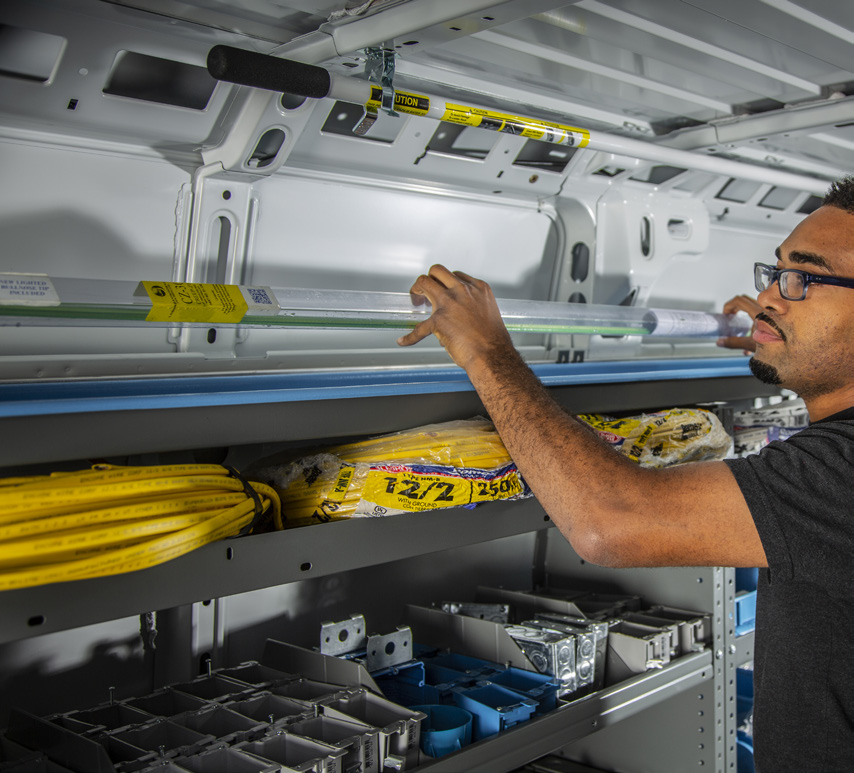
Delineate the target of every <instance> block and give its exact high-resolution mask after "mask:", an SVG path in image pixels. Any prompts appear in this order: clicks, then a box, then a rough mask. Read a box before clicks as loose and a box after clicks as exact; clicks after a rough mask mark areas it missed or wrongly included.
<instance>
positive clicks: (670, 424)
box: [577, 408, 732, 467]
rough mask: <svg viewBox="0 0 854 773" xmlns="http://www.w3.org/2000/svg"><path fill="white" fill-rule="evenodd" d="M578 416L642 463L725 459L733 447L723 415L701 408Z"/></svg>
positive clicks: (663, 465)
mask: <svg viewBox="0 0 854 773" xmlns="http://www.w3.org/2000/svg"><path fill="white" fill-rule="evenodd" d="M577 418H578V419H579V420H581V421H583V422H584V423H585V424H587V425H589V426H590V427H591V428H592V429H593V430H594V431H595V432H596V434H598V435H599V437H601V438H602V439H603V440H604V441H605V442H606V443H609V444H610V445H611V446H612V447H613V448H614V449H615V450H617V451H619V452H620V453H621V454H623V455H624V456H626V457H628V458H629V459H631V460H632V461H633V462H637V463H638V464H640V465H641V466H642V467H669V466H670V465H673V464H683V463H685V462H704V461H712V460H716V459H724V458H726V457H727V455H728V454H729V453H730V450H731V448H732V438H731V437H730V436H729V435H728V434H727V431H726V430H725V429H724V426H723V424H721V421H720V419H718V417H717V416H715V414H714V413H712V412H711V411H706V410H703V409H702V408H690V409H689V408H672V409H670V410H666V411H658V412H656V413H648V414H641V415H639V416H630V417H628V418H622V419H617V418H614V417H612V416H603V415H600V414H580V415H579V416H578V417H577Z"/></svg>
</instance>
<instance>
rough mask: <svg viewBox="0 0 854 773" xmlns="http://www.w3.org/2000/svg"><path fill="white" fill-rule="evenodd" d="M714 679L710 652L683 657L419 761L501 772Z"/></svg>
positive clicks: (450, 770) (433, 766) (475, 772)
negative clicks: (451, 752) (490, 735)
mask: <svg viewBox="0 0 854 773" xmlns="http://www.w3.org/2000/svg"><path fill="white" fill-rule="evenodd" d="M713 677H714V669H713V667H712V653H711V652H710V651H705V652H698V653H695V654H693V655H686V656H684V657H682V658H679V659H678V660H676V661H674V662H672V663H671V664H670V665H668V666H666V667H665V668H663V669H661V670H658V671H647V672H646V673H645V674H641V675H639V676H636V677H634V678H632V679H629V680H627V681H625V682H621V683H620V684H618V685H614V686H613V687H608V688H606V689H604V690H600V691H599V692H597V693H594V694H593V695H589V696H587V697H585V698H582V699H580V700H578V701H574V702H573V703H569V704H567V705H565V706H563V707H561V708H559V709H557V710H556V711H552V712H550V713H549V714H547V715H545V716H543V717H540V718H538V719H534V720H531V721H529V722H525V723H524V724H521V725H518V726H517V727H514V728H511V729H510V730H508V731H506V732H504V733H501V734H499V735H497V736H494V737H492V738H487V739H485V740H483V741H479V742H478V743H475V744H472V745H471V746H467V747H466V748H465V749H462V750H460V751H458V752H455V753H453V754H449V755H447V756H445V757H441V758H439V759H437V760H436V761H430V762H427V763H426V764H423V765H419V766H418V768H416V770H418V771H424V773H428V772H429V773H459V771H461V770H465V771H466V773H502V771H511V770H514V769H515V768H518V767H520V766H521V765H524V764H526V763H527V762H530V761H531V760H535V759H537V758H538V757H542V756H543V755H544V754H548V753H549V752H552V751H554V750H556V749H560V748H561V747H563V746H566V745H567V744H569V743H572V742H573V741H576V740H578V739H580V738H583V737H585V736H588V735H590V733H594V732H596V731H597V730H601V729H602V728H604V727H607V726H609V725H613V724H615V723H617V722H620V721H621V720H623V719H626V718H628V717H630V716H632V715H634V714H637V713H638V712H641V711H644V710H646V709H648V708H650V707H652V706H655V705H656V704H658V703H661V702H662V701H664V700H667V699H668V698H671V697H672V696H673V695H675V694H677V693H680V692H682V691H684V690H688V689H690V688H692V687H695V686H697V685H700V684H702V683H703V682H706V681H708V680H710V679H712V678H713Z"/></svg>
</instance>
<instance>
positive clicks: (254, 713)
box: [225, 692, 317, 725]
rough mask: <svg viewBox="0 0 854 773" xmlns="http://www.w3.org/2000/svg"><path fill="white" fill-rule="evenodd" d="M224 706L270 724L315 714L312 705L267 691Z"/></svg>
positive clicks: (283, 722)
mask: <svg viewBox="0 0 854 773" xmlns="http://www.w3.org/2000/svg"><path fill="white" fill-rule="evenodd" d="M225 706H226V708H228V709H230V710H231V711H236V712H237V713H238V714H242V715H243V716H244V717H250V718H251V719H255V720H258V721H259V722H267V723H269V724H271V725H276V724H289V723H291V722H296V721H297V720H300V719H308V718H309V717H313V716H316V715H317V709H316V707H314V706H311V705H309V704H307V703H304V702H301V701H295V700H291V699H290V698H285V697H283V696H281V695H273V694H272V693H269V692H262V693H258V694H257V695H253V696H252V697H251V698H246V699H244V700H241V701H234V702H232V703H227V704H225Z"/></svg>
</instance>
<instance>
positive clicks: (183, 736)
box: [113, 719, 216, 756]
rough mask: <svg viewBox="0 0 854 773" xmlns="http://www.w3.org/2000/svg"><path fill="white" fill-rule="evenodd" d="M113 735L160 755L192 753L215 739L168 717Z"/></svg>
mask: <svg viewBox="0 0 854 773" xmlns="http://www.w3.org/2000/svg"><path fill="white" fill-rule="evenodd" d="M113 737H114V738H117V739H119V740H121V741H124V742H125V743H129V744H133V745H134V746H136V747H138V748H140V749H144V750H146V751H152V752H159V753H160V754H161V756H162V755H163V754H164V753H169V752H175V753H176V754H194V753H195V752H197V751H199V750H200V749H203V748H204V747H205V746H208V745H210V744H211V743H213V742H214V741H215V740H216V738H215V737H214V736H212V735H210V734H204V733H199V732H197V731H196V730H192V729H191V728H189V727H185V726H183V725H180V724H178V723H177V722H173V721H172V720H170V719H166V720H161V719H155V720H154V721H153V722H151V723H149V724H147V725H142V726H140V727H136V728H132V729H130V730H124V731H122V732H120V733H114V734H113Z"/></svg>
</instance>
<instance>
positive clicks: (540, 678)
mask: <svg viewBox="0 0 854 773" xmlns="http://www.w3.org/2000/svg"><path fill="white" fill-rule="evenodd" d="M488 681H489V682H492V684H497V685H499V686H500V687H506V688H507V689H508V690H513V691H514V692H518V693H520V694H521V695H522V696H524V697H525V698H529V699H530V700H532V701H536V702H537V710H536V712H535V713H536V714H545V713H546V712H547V711H552V710H553V709H556V708H557V694H558V690H559V689H560V687H561V683H560V681H558V680H557V679H555V678H554V677H553V676H550V675H549V674H540V673H537V672H535V671H525V670H524V669H522V668H514V667H513V666H510V667H509V668H507V669H505V670H504V671H502V672H500V673H498V674H495V675H493V676H490V677H489V680H488Z"/></svg>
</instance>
